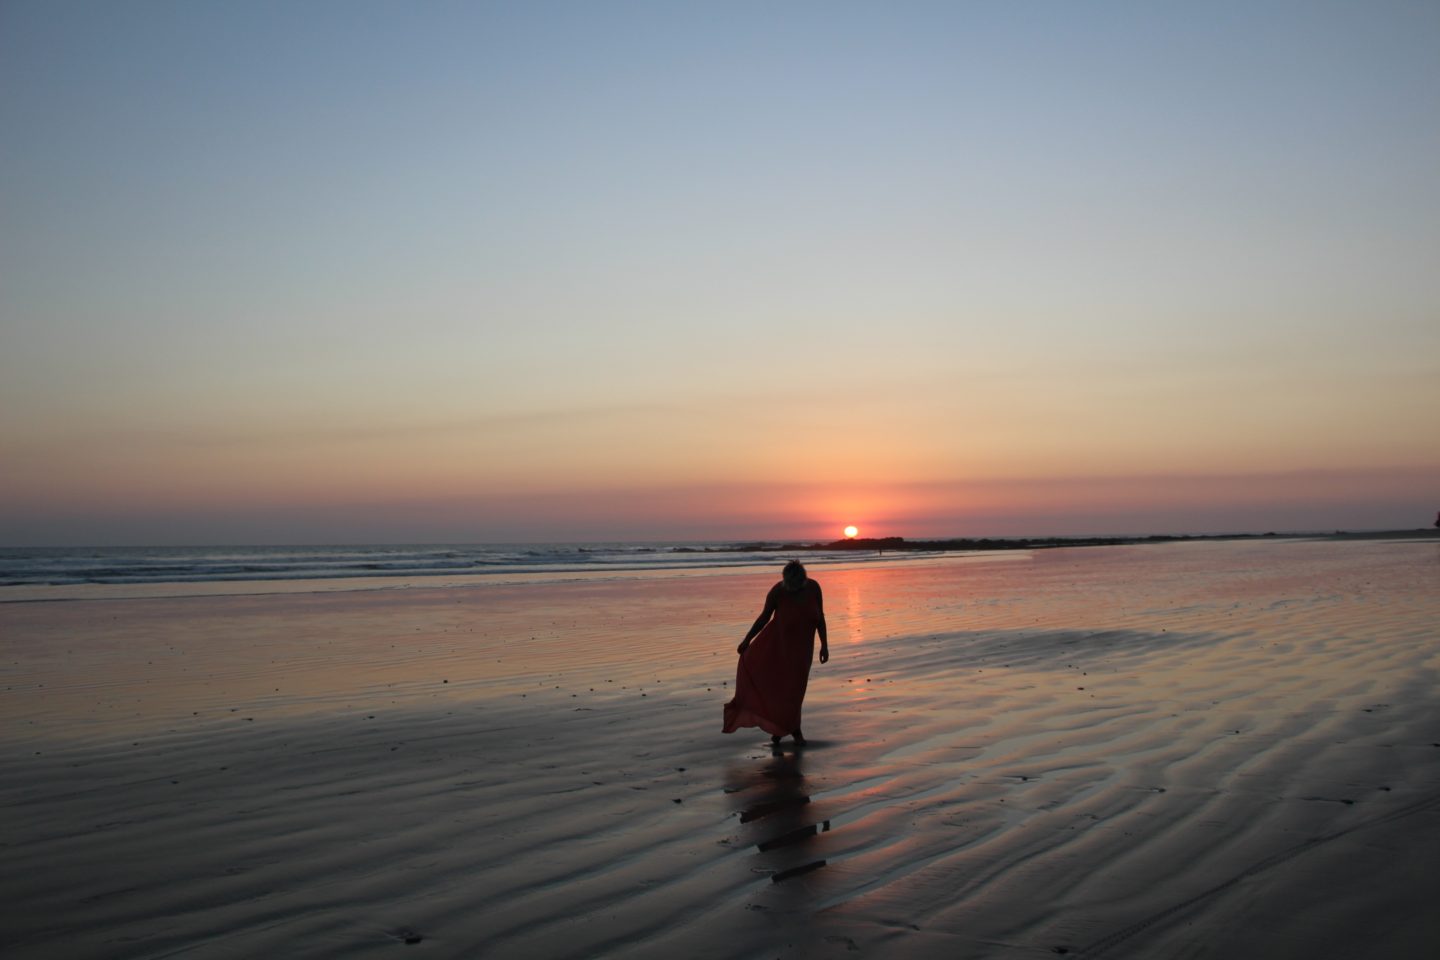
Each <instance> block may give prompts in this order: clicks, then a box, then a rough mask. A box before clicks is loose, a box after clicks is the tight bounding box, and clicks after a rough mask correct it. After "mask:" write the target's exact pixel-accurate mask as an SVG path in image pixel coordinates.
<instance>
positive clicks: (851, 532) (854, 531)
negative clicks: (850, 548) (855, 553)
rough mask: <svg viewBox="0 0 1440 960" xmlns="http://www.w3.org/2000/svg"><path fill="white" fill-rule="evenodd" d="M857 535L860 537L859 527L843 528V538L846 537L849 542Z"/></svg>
mask: <svg viewBox="0 0 1440 960" xmlns="http://www.w3.org/2000/svg"><path fill="white" fill-rule="evenodd" d="M859 535H860V528H859V527H857V526H855V525H853V524H852V525H850V526H848V527H846V528H845V536H846V538H847V539H849V540H854V539H855V538H856V537H857V536H859Z"/></svg>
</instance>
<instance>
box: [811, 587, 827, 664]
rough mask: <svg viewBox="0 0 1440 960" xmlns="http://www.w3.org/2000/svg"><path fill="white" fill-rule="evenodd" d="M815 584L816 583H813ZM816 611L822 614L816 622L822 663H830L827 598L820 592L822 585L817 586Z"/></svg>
mask: <svg viewBox="0 0 1440 960" xmlns="http://www.w3.org/2000/svg"><path fill="white" fill-rule="evenodd" d="M811 582H812V583H814V581H813V580H812V581H811ZM815 609H816V610H817V611H819V613H820V619H819V620H817V621H816V622H815V629H816V630H818V631H819V632H820V662H821V663H828V662H829V661H830V637H829V636H828V635H827V634H826V632H825V596H824V595H823V594H822V593H821V592H820V584H818V583H816V584H815Z"/></svg>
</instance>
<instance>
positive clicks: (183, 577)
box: [0, 542, 895, 587]
mask: <svg viewBox="0 0 1440 960" xmlns="http://www.w3.org/2000/svg"><path fill="white" fill-rule="evenodd" d="M782 546H783V545H782V544H780V543H778V542H777V543H773V544H771V543H748V544H726V543H661V542H651V543H554V544H534V543H531V544H453V545H439V546H437V545H433V544H431V545H394V544H385V545H378V544H377V545H370V546H243V547H226V546H218V547H215V546H212V547H29V548H20V547H6V548H0V587H16V586H39V585H55V586H59V585H71V584H87V583H95V584H142V583H206V582H226V581H273V580H319V579H349V578H361V577H365V578H371V577H406V578H416V577H425V576H442V575H443V576H454V575H456V574H465V575H484V574H507V575H514V574H527V573H536V574H539V573H603V572H605V571H607V570H612V571H615V572H624V571H640V570H685V569H697V570H698V569H706V568H716V567H744V566H754V565H757V564H759V565H767V564H776V563H780V562H782V561H783V560H786V559H790V558H791V557H795V558H799V559H802V560H803V561H804V562H805V563H806V564H817V563H821V564H823V563H827V562H839V561H846V562H855V561H857V560H864V559H867V558H876V557H879V556H880V555H879V554H876V553H873V552H867V551H850V550H847V551H843V552H840V551H817V550H803V549H800V550H795V549H789V550H782V549H781V548H782ZM894 558H895V554H894V552H893V551H892V552H891V553H889V554H887V555H885V559H887V560H892V559H894Z"/></svg>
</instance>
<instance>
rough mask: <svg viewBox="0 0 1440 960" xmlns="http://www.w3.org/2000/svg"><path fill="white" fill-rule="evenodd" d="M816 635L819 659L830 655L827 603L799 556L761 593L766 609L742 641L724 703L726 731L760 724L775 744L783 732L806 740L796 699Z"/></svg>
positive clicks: (802, 688) (802, 690) (802, 692)
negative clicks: (732, 696) (729, 697)
mask: <svg viewBox="0 0 1440 960" xmlns="http://www.w3.org/2000/svg"><path fill="white" fill-rule="evenodd" d="M816 632H819V634H820V662H821V663H825V662H826V661H828V660H829V659H830V644H829V641H828V639H827V637H826V635H825V607H824V604H823V602H822V598H821V596H820V584H818V583H816V582H815V581H814V580H811V579H809V578H808V577H806V576H805V567H804V566H802V565H801V563H800V561H799V560H791V561H790V562H789V563H787V564H786V565H785V570H784V572H783V574H782V579H781V581H780V582H779V583H777V584H775V586H773V587H771V588H770V592H769V593H767V594H766V595H765V609H764V610H762V611H760V616H758V617H756V618H755V623H754V624H753V625H752V626H751V627H750V632H749V633H747V634H745V639H744V640H742V641H741V642H740V666H739V667H738V668H737V669H736V671H735V699H733V700H731V701H730V702H729V703H727V704H725V730H724V732H725V733H734V732H735V731H736V729H738V728H739V727H759V728H760V729H761V730H764V731H765V732H766V733H768V734H770V741H771V742H772V743H779V742H780V738H781V737H783V736H785V735H786V734H790V735H792V736H794V738H795V742H796V743H797V744H801V745H804V743H805V735H804V734H802V733H801V732H800V704H801V703H802V702H803V701H804V699H805V685H806V683H807V682H808V681H809V679H810V661H811V659H812V658H813V657H814V654H815V634H816Z"/></svg>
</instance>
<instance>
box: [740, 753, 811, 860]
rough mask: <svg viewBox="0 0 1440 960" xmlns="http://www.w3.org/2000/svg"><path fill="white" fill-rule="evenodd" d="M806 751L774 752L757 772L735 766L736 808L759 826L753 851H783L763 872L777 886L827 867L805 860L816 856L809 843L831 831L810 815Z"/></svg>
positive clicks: (742, 817) (741, 819)
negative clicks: (803, 759) (767, 874)
mask: <svg viewBox="0 0 1440 960" xmlns="http://www.w3.org/2000/svg"><path fill="white" fill-rule="evenodd" d="M803 756H804V755H803V753H802V752H800V751H798V750H797V751H793V752H789V753H786V752H784V751H782V750H781V749H779V748H775V750H774V753H773V754H772V756H771V757H770V759H769V760H768V761H767V762H766V763H765V764H764V765H762V766H760V767H759V768H754V767H751V768H748V769H746V768H743V767H742V766H741V765H740V764H735V765H732V767H731V768H730V770H729V777H728V779H729V781H730V785H729V786H728V787H727V788H726V791H727V793H730V795H731V796H732V797H733V798H734V799H735V800H736V801H738V802H740V803H743V806H741V807H740V808H739V809H738V810H737V814H738V816H739V818H740V822H741V823H755V824H757V831H756V832H757V834H759V836H757V838H756V840H755V849H756V850H758V851H759V852H760V853H762V854H769V853H772V852H773V851H777V850H780V851H784V853H783V854H781V855H778V856H774V857H770V858H766V859H767V861H770V862H766V863H765V864H764V867H763V870H764V872H766V873H769V874H770V880H771V882H773V883H780V882H782V881H784V880H788V879H790V878H791V877H796V876H799V875H801V874H806V873H810V872H811V871H813V870H818V869H820V868H821V867H823V866H825V860H823V859H807V858H809V857H811V855H812V854H813V849H811V847H810V844H811V842H812V841H813V840H814V839H815V838H816V837H817V836H819V835H820V834H822V833H828V832H829V831H830V821H829V820H816V819H814V818H813V817H807V816H806V814H807V813H809V811H810V794H809V792H808V790H807V788H806V784H805V774H804V773H803V770H802V768H803V762H802V757H803Z"/></svg>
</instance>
